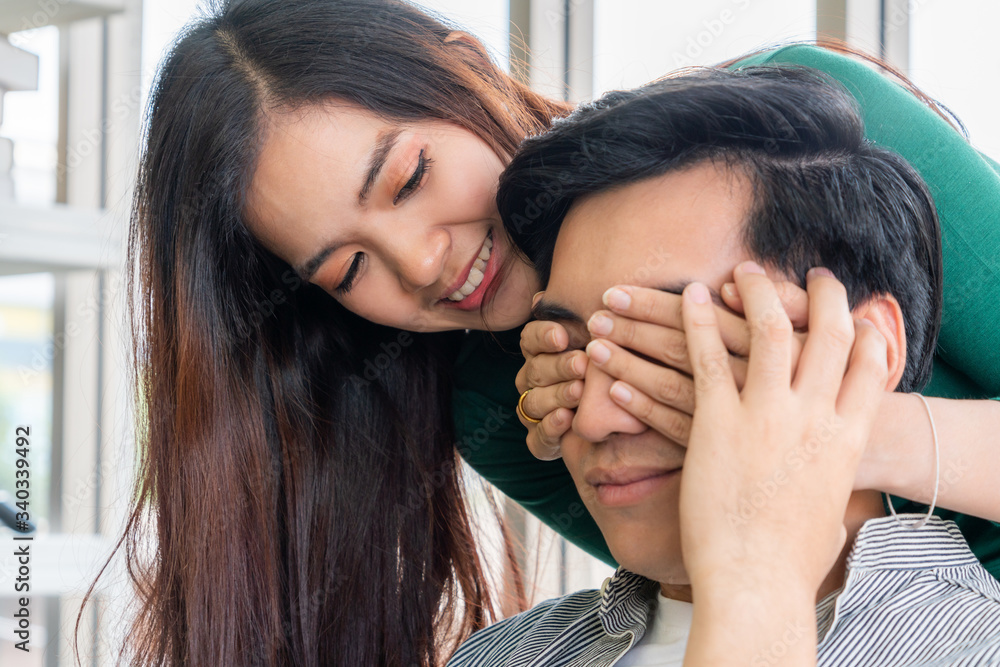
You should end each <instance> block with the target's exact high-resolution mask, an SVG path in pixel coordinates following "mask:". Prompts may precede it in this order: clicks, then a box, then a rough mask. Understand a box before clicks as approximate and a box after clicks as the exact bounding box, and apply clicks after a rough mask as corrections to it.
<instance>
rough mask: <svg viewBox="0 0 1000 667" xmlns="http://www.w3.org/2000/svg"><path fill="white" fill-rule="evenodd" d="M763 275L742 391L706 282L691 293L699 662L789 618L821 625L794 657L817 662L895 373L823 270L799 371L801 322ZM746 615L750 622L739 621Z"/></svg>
mask: <svg viewBox="0 0 1000 667" xmlns="http://www.w3.org/2000/svg"><path fill="white" fill-rule="evenodd" d="M757 271H760V269H759V267H756V266H754V265H749V266H748V265H741V267H738V268H737V271H736V272H735V277H736V281H737V284H738V286H739V292H740V294H741V296H742V297H743V303H744V305H745V309H746V314H747V321H748V323H749V325H750V328H751V331H752V342H751V350H750V354H749V361H748V364H747V368H746V382H745V383H744V386H743V389H742V391H740V390H739V389H738V387H737V385H736V380H735V377H734V375H733V372H732V365H731V363H730V362H729V353H728V351H727V350H726V346H725V345H724V343H723V340H722V336H721V334H720V332H719V328H718V319H717V317H716V313H715V309H714V308H712V307H711V305H710V303H709V301H708V292H707V291H706V290H705V288H704V286H703V285H700V284H695V285H689V286H688V287H687V289H685V292H684V299H683V306H682V310H683V319H684V330H685V333H686V334H687V344H688V350H689V357H690V362H691V365H692V368H693V374H694V383H695V395H696V399H695V400H696V401H697V404H698V411H697V412H696V414H695V415H694V419H693V421H692V426H691V436H690V440H689V443H688V451H687V454H686V456H685V459H684V469H683V470H684V472H683V476H682V478H681V490H680V521H681V544H682V550H683V555H684V564H685V568H686V569H687V572H688V576H689V577H690V581H691V584H692V587H693V590H694V597H695V599H696V600H698V604H697V605H695V614H696V616H695V619H694V623H693V625H692V632H691V638H690V643H689V648H688V657H691V658H692V660H694V658H697V660H694V661H693V662H692V664H716V661H715V660H714V659H713V658H718V657H720V656H725V655H729V656H730V657H731V656H732V655H733V654H734V653H733V652H734V651H735V652H739V651H746V652H747V655H753V654H754V652H756V650H757V649H758V648H763V647H767V646H768V645H770V644H771V642H772V641H773V637H774V635H775V634H777V635H778V636H780V633H781V632H782V631H783V630H784V627H783V626H784V625H785V623H786V622H788V621H793V622H795V623H802V624H803V627H804V628H809V629H811V630H812V632H811V633H807V636H806V637H804V638H802V640H800V641H798V642H795V643H793V644H792V645H791V646H790V647H789V648H788V651H789V655H788V656H787V658H786V659H788V660H789V661H790V664H808V661H809V660H810V659H811V660H813V661H815V650H816V644H815V608H814V605H815V595H816V591H817V589H818V587H819V585H820V583H821V582H822V581H823V579H824V577H825V576H826V575H827V573H828V571H829V570H830V568H831V567H832V565H833V564H834V563H835V562H836V558H837V556H838V554H839V553H840V552H841V550H842V548H843V546H844V543H845V540H846V530H845V528H844V525H843V521H844V514H845V511H846V508H847V503H848V500H849V498H850V495H851V492H852V489H853V484H854V478H855V474H856V470H857V466H858V463H859V461H860V459H861V456H862V452H863V451H864V446H865V443H866V442H867V439H868V435H869V432H870V430H871V428H872V424H873V422H874V420H875V417H876V414H877V411H878V406H879V402H880V400H881V398H882V394H883V392H884V388H885V384H886V382H887V381H888V368H887V359H886V341H885V339H884V338H883V337H882V335H881V334H879V332H878V331H877V330H876V329H875V328H874V326H872V325H871V324H870V323H867V322H864V321H862V320H858V321H853V318H852V316H851V312H850V309H849V307H848V303H847V295H846V291H845V289H844V287H843V285H842V284H841V283H840V282H839V281H837V280H836V279H835V278H833V277H832V276H830V275H829V274H828V273H827V274H824V273H822V272H821V271H820V272H817V271H816V270H813V271H812V272H810V277H809V283H808V295H809V304H810V306H809V311H810V316H809V327H810V331H811V334H810V336H809V338H808V340H807V341H806V343H805V347H804V348H803V350H802V355H801V359H800V360H799V364H798V368H797V369H795V370H793V368H792V363H791V359H792V356H793V355H792V341H793V340H794V336H793V328H792V323H791V321H790V320H789V318H788V317H787V315H785V311H784V308H783V307H782V305H781V302H780V300H779V299H778V295H777V293H776V292H775V289H774V285H773V284H772V282H771V281H770V280H769V279H768V278H767V277H766V276H765V275H763V274H762V272H760V273H759V272H757ZM845 369H846V373H845ZM734 600H736V601H739V602H741V603H743V604H742V606H741V604H734ZM699 607H700V608H699ZM737 609H738V611H737ZM734 615H736V616H738V617H739V619H742V620H743V621H744V623H743V624H742V625H741V624H739V623H736V625H735V626H734V624H733V623H734V622H735V621H737V620H739V619H737V618H736V617H735V616H734ZM748 618H750V619H752V620H751V622H750V623H749V624H748V623H746V620H747V619H748ZM730 621H732V622H730ZM751 626H752V627H751ZM741 628H742V629H744V630H745V629H747V628H750V630H751V631H748V632H744V633H743V634H742V635H740V632H739V630H740V629H741ZM734 632H735V633H736V634H735V635H734ZM692 654H693V655H692ZM797 659H801V660H802V662H796V660H797Z"/></svg>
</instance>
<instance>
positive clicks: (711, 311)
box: [683, 282, 739, 409]
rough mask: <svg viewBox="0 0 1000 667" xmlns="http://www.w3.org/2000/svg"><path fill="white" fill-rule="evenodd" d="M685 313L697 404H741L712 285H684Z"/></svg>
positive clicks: (685, 325)
mask: <svg viewBox="0 0 1000 667" xmlns="http://www.w3.org/2000/svg"><path fill="white" fill-rule="evenodd" d="M683 315H684V334H685V335H686V336H687V343H688V356H689V357H690V359H691V370H692V373H693V374H694V389H695V403H696V404H697V405H699V406H701V405H703V404H710V403H712V402H713V401H715V402H716V403H717V405H718V406H720V407H722V406H725V405H733V404H735V403H738V402H739V394H738V393H737V391H736V386H735V384H734V382H733V374H732V371H731V370H730V368H729V352H727V351H726V346H725V345H724V344H723V342H722V337H721V336H720V334H719V327H718V321H717V319H716V316H715V308H714V307H713V306H712V302H711V297H710V296H709V293H708V288H707V287H706V286H705V285H703V284H702V283H696V282H695V283H690V284H689V285H688V286H687V287H685V288H684V299H683ZM723 409H724V407H723Z"/></svg>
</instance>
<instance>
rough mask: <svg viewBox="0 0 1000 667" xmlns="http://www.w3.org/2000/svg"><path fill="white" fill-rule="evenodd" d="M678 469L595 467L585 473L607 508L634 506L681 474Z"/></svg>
mask: <svg viewBox="0 0 1000 667" xmlns="http://www.w3.org/2000/svg"><path fill="white" fill-rule="evenodd" d="M680 472H681V468H675V469H673V470H663V469H662V468H625V469H620V470H613V471H605V470H597V471H593V472H591V473H589V474H588V475H587V476H586V481H587V483H588V484H590V485H591V486H592V487H593V489H594V493H595V496H596V498H597V502H599V503H600V504H602V505H605V506H607V507H623V506H626V505H634V504H636V503H638V502H640V501H642V500H643V499H645V498H646V497H648V496H649V495H651V494H653V493H654V492H656V491H657V490H659V489H660V488H661V487H662V486H663V485H664V484H666V483H667V482H669V481H670V480H672V479H677V478H679V477H680Z"/></svg>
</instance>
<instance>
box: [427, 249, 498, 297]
mask: <svg viewBox="0 0 1000 667" xmlns="http://www.w3.org/2000/svg"><path fill="white" fill-rule="evenodd" d="M497 237H498V235H497V234H493V247H492V248H490V258H489V260H488V261H487V262H486V266H484V267H483V281H482V282H481V283H479V287H477V288H476V289H475V290H474V291H473V292H472V293H471V294H469V295H468V296H466V297H465V298H464V299H462V300H461V301H451V300H449V299H447V298H445V299H443V300H441V301H440V303H441V304H442V305H444V306H446V307H448V308H457V309H458V310H478V309H479V308H480V307H481V306H482V305H483V297H484V296H485V294H486V290H487V288H488V287H489V286H490V283H491V282H493V278H495V277H496V275H497V273H498V271H499V266H500V263H499V261H498V259H497V257H498V256H499V255H500V253H501V250H500V242H499V239H498V238H497ZM475 261H476V259H475V257H473V259H472V261H471V262H469V270H470V271H471V269H472V265H473V264H475ZM464 275H465V276H466V278H468V275H469V271H466V272H465V273H464ZM464 282H465V279H463V281H462V283H461V284H459V287H461V286H462V284H464ZM450 293H451V292H449V294H450Z"/></svg>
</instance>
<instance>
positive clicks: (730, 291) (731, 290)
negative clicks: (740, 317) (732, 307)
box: [722, 283, 740, 299]
mask: <svg viewBox="0 0 1000 667" xmlns="http://www.w3.org/2000/svg"><path fill="white" fill-rule="evenodd" d="M722 293H723V294H725V295H726V296H728V297H730V298H732V299H736V298H739V296H740V294H739V292H737V291H736V284H735V283H726V284H725V285H723V286H722Z"/></svg>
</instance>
